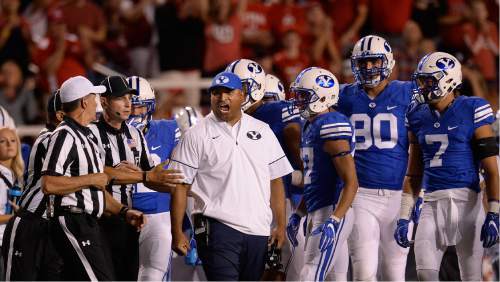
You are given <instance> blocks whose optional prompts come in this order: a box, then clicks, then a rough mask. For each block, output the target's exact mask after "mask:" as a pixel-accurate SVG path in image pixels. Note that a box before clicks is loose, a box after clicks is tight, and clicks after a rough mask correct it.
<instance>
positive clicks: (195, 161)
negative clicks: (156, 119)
mask: <svg viewBox="0 0 500 282" xmlns="http://www.w3.org/2000/svg"><path fill="white" fill-rule="evenodd" d="M200 147H201V144H199V143H198V138H196V136H195V135H194V134H193V131H192V130H191V131H188V132H186V134H185V135H184V136H183V137H182V138H181V140H180V142H179V144H177V146H176V147H175V149H174V151H173V152H172V158H171V160H172V161H171V163H170V166H169V168H170V169H177V170H180V171H181V172H182V173H183V174H184V177H185V178H184V183H186V184H190V185H191V184H193V181H194V178H195V176H196V173H197V172H198V166H199V163H200V159H199V156H200V155H201V154H200V151H199V148H200Z"/></svg>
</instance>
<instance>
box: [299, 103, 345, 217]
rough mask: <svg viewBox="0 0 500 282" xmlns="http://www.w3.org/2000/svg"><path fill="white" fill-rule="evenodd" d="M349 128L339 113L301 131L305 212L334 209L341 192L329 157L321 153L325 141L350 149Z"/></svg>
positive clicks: (339, 183) (340, 183)
mask: <svg viewBox="0 0 500 282" xmlns="http://www.w3.org/2000/svg"><path fill="white" fill-rule="evenodd" d="M352 136H353V128H352V126H351V123H350V122H349V119H348V118H347V117H346V116H344V115H343V114H341V113H339V112H329V113H326V114H322V115H320V116H318V117H317V118H316V119H314V120H313V121H312V122H306V123H305V124H304V127H303V129H302V138H301V139H302V142H301V148H300V150H301V158H302V162H303V164H304V200H305V202H306V207H307V211H308V212H313V211H315V210H317V209H320V208H323V207H326V206H329V205H336V204H337V201H338V199H339V197H340V192H341V191H342V188H343V185H344V183H343V181H342V179H340V177H339V176H338V174H337V171H336V170H335V166H334V165H333V163H332V157H331V156H330V155H329V154H328V153H326V152H325V151H324V150H323V145H324V143H325V141H328V140H340V139H345V140H348V141H349V142H350V144H351V150H353V149H354V142H353V138H352Z"/></svg>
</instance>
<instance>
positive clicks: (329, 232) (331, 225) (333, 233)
mask: <svg viewBox="0 0 500 282" xmlns="http://www.w3.org/2000/svg"><path fill="white" fill-rule="evenodd" d="M339 225H340V222H338V221H336V220H334V219H333V218H331V217H330V218H328V219H327V220H326V221H325V223H323V224H322V225H321V226H320V227H318V228H316V230H314V231H313V232H312V233H311V235H317V234H319V233H321V240H320V241H319V249H320V250H321V252H324V251H326V250H327V249H328V248H329V247H331V246H332V245H333V243H334V242H335V240H336V239H337V231H338V230H339Z"/></svg>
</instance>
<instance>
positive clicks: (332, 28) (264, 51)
mask: <svg viewBox="0 0 500 282" xmlns="http://www.w3.org/2000/svg"><path fill="white" fill-rule="evenodd" d="M0 11H1V16H0V65H1V67H0V69H1V72H0V93H1V95H0V104H2V105H3V106H5V107H7V108H9V112H10V113H11V115H12V116H13V118H14V119H15V121H16V123H17V124H19V125H22V124H33V123H40V117H43V116H44V113H43V112H44V109H45V107H44V105H45V103H46V101H47V99H48V94H49V93H51V91H54V90H55V89H57V88H58V87H60V85H61V84H62V82H63V81H64V80H65V79H67V78H69V77H71V76H74V75H86V76H87V77H89V78H90V79H91V80H93V81H100V80H102V78H103V76H102V75H101V74H99V73H97V72H95V71H93V68H92V66H93V64H94V63H101V64H104V65H106V66H108V67H110V68H111V69H114V70H116V71H118V72H120V73H123V74H125V75H129V74H133V75H140V76H143V77H149V78H151V77H163V78H165V79H167V80H168V79H173V80H175V79H179V78H181V79H182V78H193V79H196V78H200V77H209V78H210V77H212V76H213V75H214V74H216V73H218V72H219V71H220V70H222V69H223V68H224V67H225V66H226V65H227V64H228V63H230V62H231V61H233V60H235V59H237V58H241V57H244V58H250V59H254V60H256V61H257V62H259V63H260V64H261V65H262V66H263V67H264V69H265V70H266V71H267V72H269V73H275V74H276V75H277V76H278V77H279V78H280V79H281V80H282V81H283V83H284V85H285V86H288V85H289V83H290V82H291V80H292V79H293V78H294V77H295V75H297V74H298V72H299V71H300V70H302V69H304V68H305V67H307V66H311V65H314V66H321V67H325V68H327V69H329V70H331V71H332V72H333V73H334V74H335V75H337V76H338V77H339V79H341V80H342V81H343V82H349V81H352V75H351V72H350V61H349V56H350V52H351V49H352V46H353V44H354V43H355V42H356V41H357V40H358V39H359V38H360V36H362V35H367V34H378V35H381V36H384V37H385V38H387V39H388V40H389V42H390V43H391V44H392V46H393V48H394V50H395V52H394V53H395V59H396V61H397V62H398V63H397V67H396V69H395V70H394V71H393V74H392V76H393V78H397V79H402V80H408V79H409V78H410V75H411V74H412V72H413V70H414V66H415V65H416V63H417V62H418V60H419V58H420V57H422V55H424V54H426V53H429V52H431V51H435V50H437V49H439V50H441V51H447V52H450V53H452V54H454V55H456V56H457V58H459V59H460V60H461V62H462V63H463V65H464V68H463V69H464V71H463V73H464V77H465V81H466V87H468V89H471V90H472V91H466V92H468V93H471V94H473V95H476V96H480V97H485V98H486V99H487V100H488V101H489V102H490V103H491V105H492V106H493V109H495V110H496V109H498V99H497V97H498V71H497V67H498V30H497V26H498V3H497V2H496V1H493V0H484V1H477V0H474V1H468V0H457V1H452V0H448V1H446V0H434V1H428V0H414V1H411V0H404V1H391V0H357V1H347V0H346V1H343V0H330V1H293V0H283V1H278V0H275V1H259V0H257V1H252V0H243V1H231V0H185V1H172V0H166V1H165V0H139V1H132V0H96V1H92V0H32V1H27V0H2V1H1V8H0ZM89 15H92V16H89ZM160 90H161V91H163V92H165V94H166V95H162V97H163V98H162V106H161V107H159V108H160V109H161V110H160V111H159V112H158V113H157V114H156V115H157V116H158V117H167V116H172V107H178V106H184V105H186V104H189V105H191V106H198V104H199V103H200V101H199V100H200V95H199V94H198V93H197V91H194V92H195V93H193V91H187V90H183V89H160ZM184 92H186V93H187V94H188V95H187V96H188V97H185V95H183V93H184ZM32 98H35V99H32ZM202 100H203V101H202V103H203V105H206V104H208V103H207V101H206V100H204V99H203V98H202Z"/></svg>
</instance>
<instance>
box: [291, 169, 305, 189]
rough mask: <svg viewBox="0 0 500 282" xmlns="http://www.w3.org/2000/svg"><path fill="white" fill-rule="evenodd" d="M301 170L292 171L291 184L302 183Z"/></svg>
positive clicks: (298, 184)
mask: <svg viewBox="0 0 500 282" xmlns="http://www.w3.org/2000/svg"><path fill="white" fill-rule="evenodd" d="M302 177H303V176H302V171H300V170H294V171H292V185H295V186H300V185H301V184H302Z"/></svg>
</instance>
